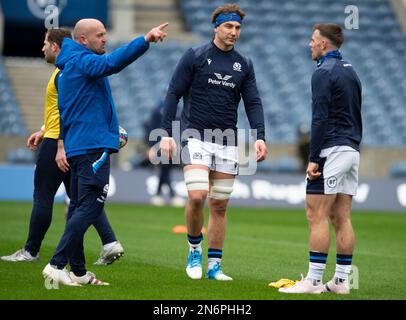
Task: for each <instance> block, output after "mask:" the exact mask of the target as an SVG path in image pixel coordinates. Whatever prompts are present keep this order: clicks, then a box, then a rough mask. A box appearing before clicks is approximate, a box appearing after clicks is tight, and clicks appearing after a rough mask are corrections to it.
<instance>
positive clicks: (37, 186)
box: [25, 138, 116, 256]
mask: <svg viewBox="0 0 406 320" xmlns="http://www.w3.org/2000/svg"><path fill="white" fill-rule="evenodd" d="M57 147H58V141H57V140H56V139H51V138H45V139H44V140H43V141H42V143H41V144H40V148H39V152H38V158H37V162H36V167H35V173H34V202H33V207H32V212H31V219H30V226H29V233H28V239H27V242H26V244H25V250H27V251H28V252H29V253H30V254H31V255H32V256H36V255H37V253H38V252H39V250H40V247H41V243H42V240H43V239H44V237H45V234H46V233H47V231H48V229H49V226H50V224H51V221H52V208H53V204H54V198H55V194H56V192H57V191H58V188H59V186H60V185H61V183H62V182H63V183H64V185H65V189H66V193H67V194H68V196H69V198H72V197H71V192H70V184H71V183H70V179H71V174H70V170H69V171H68V172H67V173H66V174H65V173H63V172H62V171H61V170H60V169H59V168H58V166H57V164H56V161H55V156H56V152H57ZM73 208H74V203H72V201H71V205H70V207H69V212H68V217H69V215H71V214H70V211H71V210H72V209H73ZM94 226H95V228H96V230H97V232H98V234H99V236H100V238H101V241H102V243H103V244H106V243H110V242H113V241H116V237H115V234H114V231H113V229H112V228H111V226H110V223H109V221H108V219H107V217H106V215H105V214H102V215H101V216H100V217H99V219H97V220H96V221H95V222H94Z"/></svg>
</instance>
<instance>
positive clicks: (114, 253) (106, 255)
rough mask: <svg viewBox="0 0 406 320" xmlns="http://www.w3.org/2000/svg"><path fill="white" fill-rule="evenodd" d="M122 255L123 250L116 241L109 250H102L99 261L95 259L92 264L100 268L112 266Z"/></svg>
mask: <svg viewBox="0 0 406 320" xmlns="http://www.w3.org/2000/svg"><path fill="white" fill-rule="evenodd" d="M123 255H124V248H123V246H122V245H121V243H120V242H118V241H116V244H115V245H114V246H113V247H112V248H110V249H109V250H105V249H104V248H103V249H102V251H101V252H100V257H99V259H97V261H96V262H95V263H94V264H96V265H102V266H105V265H108V264H112V263H113V262H114V261H116V260H118V259H120V258H121V257H122V256H123Z"/></svg>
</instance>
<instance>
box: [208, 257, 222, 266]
mask: <svg viewBox="0 0 406 320" xmlns="http://www.w3.org/2000/svg"><path fill="white" fill-rule="evenodd" d="M217 263H221V258H209V259H208V267H207V268H208V269H212V268H213V267H214V266H215V265H216V264H217Z"/></svg>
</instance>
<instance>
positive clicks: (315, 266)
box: [306, 262, 326, 285]
mask: <svg viewBox="0 0 406 320" xmlns="http://www.w3.org/2000/svg"><path fill="white" fill-rule="evenodd" d="M325 269H326V264H325V263H316V262H309V272H308V273H307V276H306V278H308V279H311V280H314V282H315V283H314V282H313V284H314V285H318V284H320V283H321V282H322V280H323V273H324V270H325Z"/></svg>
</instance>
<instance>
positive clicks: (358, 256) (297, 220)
mask: <svg viewBox="0 0 406 320" xmlns="http://www.w3.org/2000/svg"><path fill="white" fill-rule="evenodd" d="M106 210H107V213H108V216H109V219H110V221H111V223H112V225H113V228H114V230H115V232H116V235H117V238H118V239H119V240H120V241H121V243H122V244H123V246H124V248H125V255H124V257H123V258H122V259H121V260H120V261H118V262H115V263H114V264H112V265H110V266H93V265H92V263H93V262H94V261H95V260H96V259H97V257H98V254H99V252H100V249H101V244H100V240H99V238H98V236H97V233H96V231H95V230H94V228H93V227H91V228H90V229H89V231H88V232H87V234H86V236H85V252H86V259H87V267H88V269H89V270H91V271H93V272H94V273H96V275H97V276H98V277H99V278H100V279H102V280H105V281H108V282H110V283H111V285H110V286H109V287H92V286H85V287H80V288H77V287H73V288H72V287H64V286H60V287H59V289H58V290H55V289H51V290H48V289H46V288H45V286H44V279H43V278H42V275H41V271H42V269H43V267H44V266H45V265H46V264H47V263H48V261H49V259H50V257H51V255H52V253H53V251H54V250H55V247H56V245H57V242H58V241H59V239H60V236H61V234H62V232H63V227H64V214H63V206H62V205H61V204H57V205H55V208H54V216H53V222H52V225H51V228H50V229H49V231H48V233H47V235H46V237H45V239H44V241H43V245H42V248H41V252H40V261H39V262H35V263H10V262H3V261H0V299H141V300H149V299H156V300H167V299H176V300H183V299H207V300H212V299H215V300H218V299H231V300H240V299H248V300H251V299H254V300H280V299H316V300H318V299H372V300H376V299H406V285H405V283H404V281H403V280H404V274H405V271H404V270H405V269H404V268H405V265H406V251H405V244H406V232H405V230H406V215H404V214H399V213H386V214H385V213H378V212H353V215H352V217H353V224H354V229H355V232H356V242H357V243H356V250H355V253H354V259H353V263H354V265H356V266H357V268H358V270H359V289H357V290H352V292H351V294H350V295H349V296H337V295H334V294H322V295H316V296H315V295H286V294H285V295H283V294H280V293H278V291H277V290H276V289H272V288H269V287H268V283H269V282H271V281H276V280H278V279H280V278H290V279H298V278H300V274H301V273H303V274H304V275H305V274H306V273H307V267H308V247H307V240H308V227H307V222H306V217H305V213H304V210H286V209H258V208H251V209H247V208H230V209H229V212H228V226H227V236H226V241H225V246H224V254H223V268H224V271H225V273H227V274H229V275H230V276H232V277H233V278H234V281H230V282H217V281H209V280H206V279H202V280H191V279H188V278H187V276H186V273H185V270H184V269H185V264H186V257H187V251H188V246H187V243H186V235H184V234H174V233H172V232H171V229H172V227H173V226H175V225H182V224H184V213H183V209H177V208H170V207H163V208H157V207H152V206H140V205H117V204H108V205H107V206H106ZM30 213H31V204H30V203H15V202H0V255H8V254H11V253H13V252H14V251H16V250H17V249H19V248H21V247H22V246H23V244H24V242H25V240H26V237H27V230H28V224H29V217H30ZM205 225H206V226H207V212H206V221H205ZM203 250H204V256H203V267H204V269H203V271H204V272H205V269H206V264H207V241H206V239H205V240H204V245H203ZM327 264H328V265H327V269H326V272H325V275H324V280H325V281H326V280H328V279H330V278H331V277H332V276H333V274H334V268H335V246H334V236H333V234H332V233H331V247H330V252H329V257H328V260H327Z"/></svg>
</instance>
